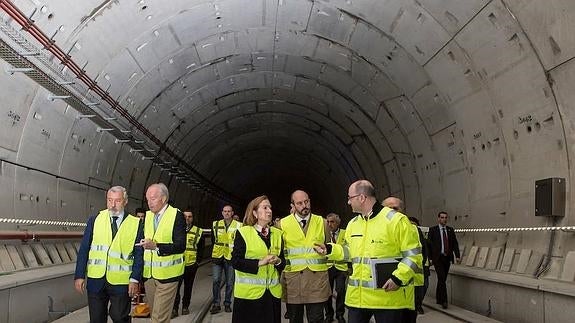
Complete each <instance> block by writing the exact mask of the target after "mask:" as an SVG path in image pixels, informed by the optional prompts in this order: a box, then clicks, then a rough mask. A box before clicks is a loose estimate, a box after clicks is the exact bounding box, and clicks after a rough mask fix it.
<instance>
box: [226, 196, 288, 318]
mask: <svg viewBox="0 0 575 323" xmlns="http://www.w3.org/2000/svg"><path fill="white" fill-rule="evenodd" d="M271 221H272V206H271V204H270V201H269V199H268V197H267V196H265V195H262V196H258V197H256V198H255V199H253V200H252V201H251V202H250V203H249V204H248V206H247V208H246V214H245V216H244V226H243V227H241V228H240V229H239V230H238V231H237V233H239V234H236V237H235V240H234V249H233V251H232V266H233V267H234V269H235V284H234V312H233V314H232V322H234V323H243V322H250V323H251V322H262V323H263V322H265V323H280V322H281V301H280V298H281V294H282V287H281V285H280V279H279V278H280V273H281V271H282V270H283V268H284V267H285V258H284V256H283V251H282V250H283V248H282V234H281V230H280V229H277V228H275V227H273V226H270V224H271V223H270V222H271Z"/></svg>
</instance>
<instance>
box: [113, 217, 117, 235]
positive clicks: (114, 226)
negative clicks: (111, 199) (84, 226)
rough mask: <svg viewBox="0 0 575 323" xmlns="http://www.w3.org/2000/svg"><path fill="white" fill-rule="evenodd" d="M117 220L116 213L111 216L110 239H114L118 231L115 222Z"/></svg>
mask: <svg viewBox="0 0 575 323" xmlns="http://www.w3.org/2000/svg"><path fill="white" fill-rule="evenodd" d="M117 220H118V216H117V215H114V216H112V239H114V237H115V236H116V233H118V223H117V222H116V221H117Z"/></svg>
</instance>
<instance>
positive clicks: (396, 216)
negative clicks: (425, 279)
mask: <svg viewBox="0 0 575 323" xmlns="http://www.w3.org/2000/svg"><path fill="white" fill-rule="evenodd" d="M352 236H353V237H354V238H351V237H352ZM399 238H401V244H400V243H398V242H396V239H398V240H399ZM345 242H346V243H348V245H343V246H341V247H339V246H336V245H334V246H335V247H337V248H333V249H332V254H333V256H334V257H333V259H342V258H344V259H346V257H348V255H349V256H351V258H349V259H350V260H351V262H352V266H353V273H352V275H351V276H350V277H349V280H348V284H347V291H346V297H345V303H346V305H347V306H350V307H355V308H370V309H402V308H410V309H413V308H414V286H413V284H412V283H411V282H412V281H413V280H414V277H415V276H416V275H417V272H418V270H419V269H418V267H419V265H418V263H417V260H418V259H421V246H420V243H419V235H418V234H417V232H416V230H414V229H413V225H411V223H409V220H408V219H407V217H406V216H405V215H404V214H402V213H400V212H396V211H395V210H392V209H390V208H387V207H384V208H383V209H382V210H381V211H380V212H379V213H378V214H377V215H376V216H373V217H371V218H368V219H366V218H363V217H361V216H357V217H355V218H354V219H352V220H351V221H350V222H349V224H348V226H347V228H346V237H345ZM402 249H403V250H402ZM347 252H349V254H347ZM331 257H332V256H331V255H330V258H331ZM379 262H394V263H396V264H397V268H396V269H395V270H394V271H393V275H394V276H395V277H396V278H398V279H399V280H401V281H402V284H403V286H400V288H399V289H398V290H396V291H389V292H387V291H385V290H384V289H382V288H378V286H376V285H375V284H376V281H375V279H374V273H373V270H374V266H375V264H377V263H379ZM380 287H381V286H380Z"/></svg>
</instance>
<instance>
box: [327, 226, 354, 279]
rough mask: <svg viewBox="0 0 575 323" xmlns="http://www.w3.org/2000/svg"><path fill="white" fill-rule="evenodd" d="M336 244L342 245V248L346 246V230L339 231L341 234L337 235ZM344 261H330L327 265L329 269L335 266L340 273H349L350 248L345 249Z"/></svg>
mask: <svg viewBox="0 0 575 323" xmlns="http://www.w3.org/2000/svg"><path fill="white" fill-rule="evenodd" d="M335 243H336V244H339V245H342V246H344V245H345V244H346V242H345V230H344V229H339V233H338V234H337V240H336V242H335ZM345 253H347V256H346V255H345ZM343 259H344V260H337V261H333V260H328V261H327V265H328V267H332V266H335V269H337V270H339V271H347V267H348V263H349V250H348V248H344V258H343Z"/></svg>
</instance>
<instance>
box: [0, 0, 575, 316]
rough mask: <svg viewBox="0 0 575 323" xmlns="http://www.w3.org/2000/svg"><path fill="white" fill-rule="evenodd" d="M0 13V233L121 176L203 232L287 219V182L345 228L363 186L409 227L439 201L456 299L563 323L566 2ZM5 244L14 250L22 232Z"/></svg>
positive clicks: (330, 2) (55, 228)
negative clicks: (257, 206) (550, 207)
mask: <svg viewBox="0 0 575 323" xmlns="http://www.w3.org/2000/svg"><path fill="white" fill-rule="evenodd" d="M0 7H1V10H0V19H1V21H0V64H1V65H2V69H1V70H0V84H1V86H0V103H1V105H0V112H1V113H2V118H0V123H1V124H2V127H1V128H0V162H1V168H0V188H1V191H0V205H2V206H3V212H2V215H1V216H0V217H1V218H2V219H0V221H1V222H0V223H2V225H1V228H2V229H1V230H2V231H4V232H10V233H18V232H29V231H34V232H38V233H42V232H52V233H53V232H62V233H70V232H80V233H81V232H82V230H83V225H84V223H85V221H86V219H87V218H88V216H89V215H90V214H94V213H96V212H98V210H101V209H102V208H105V205H106V203H105V193H106V190H107V189H108V188H109V187H111V186H113V185H121V186H124V187H126V188H127V190H128V192H129V196H130V199H129V204H128V209H129V210H134V209H135V208H137V207H145V206H146V201H145V190H146V187H147V186H148V185H150V184H152V183H158V182H162V183H165V184H166V185H167V186H168V188H169V191H170V201H171V203H172V205H174V206H176V207H179V208H185V207H191V208H192V209H193V210H194V212H195V214H196V216H197V217H196V220H197V222H198V223H199V225H201V226H202V227H204V228H209V227H210V226H211V222H212V221H214V220H217V219H219V218H220V216H221V215H220V212H221V208H222V206H223V205H226V204H230V205H232V206H233V207H234V209H235V211H236V213H237V214H239V215H242V216H243V209H244V207H245V206H246V204H247V202H249V201H250V200H251V199H252V198H254V197H256V196H258V195H262V194H266V195H268V196H269V198H270V201H271V203H272V205H273V211H274V216H285V215H288V214H289V212H290V204H289V203H290V194H291V193H292V192H293V191H294V190H296V189H303V190H305V191H306V192H308V193H309V196H310V199H311V205H312V211H313V212H314V213H317V214H320V215H326V214H327V213H329V212H335V213H338V214H340V215H341V216H342V218H344V219H345V220H346V221H347V220H349V219H351V218H352V217H353V216H354V214H352V212H351V209H350V208H349V206H348V205H347V200H346V196H347V189H348V187H349V185H350V184H351V183H352V182H354V181H356V180H358V179H368V180H370V181H371V182H372V183H373V184H374V186H375V188H376V192H377V196H378V198H379V199H380V200H382V199H383V198H385V197H387V196H395V197H399V198H400V199H402V200H403V201H404V202H405V213H406V214H407V215H410V216H414V217H416V218H418V219H420V221H421V222H422V224H423V225H424V226H432V225H434V224H436V221H437V220H436V217H437V214H438V212H439V211H447V212H448V213H449V215H450V224H451V225H453V226H454V227H455V228H456V229H459V231H458V237H459V239H460V244H461V245H462V246H463V247H462V248H461V249H462V251H463V254H464V259H463V263H462V264H461V266H459V267H461V269H460V270H459V271H457V273H456V274H454V275H452V276H453V277H452V284H453V286H457V289H454V291H453V293H454V294H456V295H454V296H457V297H459V300H458V302H459V303H460V305H461V306H462V307H465V308H468V309H470V310H472V311H476V312H479V313H482V314H489V315H492V316H493V317H495V318H498V319H501V320H504V321H510V322H513V321H515V322H567V321H570V319H569V318H570V315H571V314H573V313H570V311H561V310H559V309H560V308H561V306H563V305H564V304H571V305H572V304H573V303H575V302H574V299H573V296H575V285H574V284H573V283H574V281H575V271H574V270H573V268H574V267H575V251H572V250H571V249H574V245H575V240H574V235H573V232H575V227H573V225H574V223H575V222H574V218H573V216H572V215H571V208H570V201H571V199H572V198H573V193H572V191H573V190H571V189H570V183H571V179H572V178H573V177H572V176H573V174H572V172H571V166H570V164H571V162H572V160H573V154H572V151H571V149H572V148H573V145H574V144H575V124H574V123H573V120H575V116H574V114H575V104H574V102H575V100H574V99H575V94H574V93H575V91H573V84H574V83H575V62H574V60H573V58H574V56H575V38H574V37H573V35H572V34H571V33H572V32H573V31H574V30H575V23H574V21H575V5H574V3H573V2H572V1H570V0H467V1H457V0H253V1H247V0H207V1H203V0H170V1H158V0H139V1H137V0H130V1H119V0H91V1H70V0H68V1H67V0H53V1H45V0H13V1H7V0H0ZM569 84H571V85H569ZM545 179H554V180H558V181H559V182H560V184H561V185H563V188H562V192H564V193H563V194H564V195H563V196H562V198H560V202H559V204H560V206H561V207H560V208H561V209H562V211H561V212H559V213H560V214H559V213H558V214H538V213H537V212H536V205H535V201H536V193H537V192H536V182H537V181H539V180H545ZM556 196H557V194H555V196H554V198H557V197H556ZM539 215H541V216H539ZM548 215H551V216H548ZM15 241H16V242H15ZM30 241H32V242H33V241H34V239H31V240H29V241H28V242H27V243H30ZM0 242H2V243H4V245H2V247H3V248H0V253H2V254H8V251H6V250H7V246H17V248H15V250H17V253H18V254H19V255H20V256H22V257H23V258H26V255H24V252H23V251H22V250H21V249H20V242H19V240H1V241H0ZM15 252H16V251H15ZM11 255H12V254H11ZM470 255H472V257H473V259H472V260H470ZM12 256H13V255H12ZM32 257H33V256H32ZM478 263H482V266H481V265H478ZM22 265H23V267H22V268H21V269H22V270H29V269H31V268H30V267H33V266H30V264H29V263H27V262H26V261H25V260H24V261H22ZM39 265H41V264H39ZM13 267H14V266H13V265H12V266H10V265H9V264H7V262H6V264H4V263H3V269H2V271H3V272H4V273H11V272H12V271H13V269H14V268H13ZM40 267H42V266H40ZM503 282H505V284H503V285H499V284H500V283H503ZM6 290H7V289H6V288H4V291H3V292H2V293H3V294H2V295H3V296H0V299H4V300H5V301H6V302H4V301H3V303H4V305H2V306H3V308H6V309H10V310H12V309H13V307H14V306H17V305H14V304H13V302H8V301H7V299H8V298H9V297H10V296H7V295H8V292H6ZM485 290H488V291H489V292H485ZM39 297H40V296H39ZM42 297H43V298H42V300H41V301H40V302H41V303H45V297H44V296H42ZM65 299H66V298H65V297H62V298H61V299H60V305H62V304H64V303H65V302H66V301H65ZM70 306H72V305H70ZM7 317H8V314H5V316H4V317H0V321H1V322H4V321H6V322H8V319H7ZM11 322H12V321H11Z"/></svg>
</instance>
